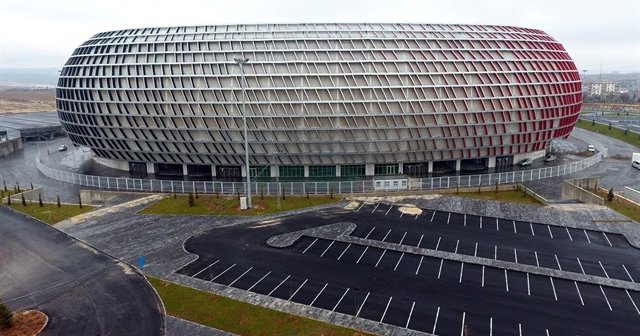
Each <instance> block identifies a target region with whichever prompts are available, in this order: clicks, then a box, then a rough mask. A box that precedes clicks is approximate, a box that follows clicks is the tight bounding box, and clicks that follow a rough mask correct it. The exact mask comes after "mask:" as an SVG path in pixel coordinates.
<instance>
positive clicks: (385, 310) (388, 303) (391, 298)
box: [380, 296, 393, 322]
mask: <svg viewBox="0 0 640 336" xmlns="http://www.w3.org/2000/svg"><path fill="white" fill-rule="evenodd" d="M391 300H393V296H392V297H390V298H389V302H387V307H386V308H385V309H384V313H382V317H381V318H380V322H382V320H384V316H385V315H387V309H389V305H390V304H391Z"/></svg>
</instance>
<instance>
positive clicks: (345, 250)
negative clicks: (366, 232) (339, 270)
mask: <svg viewBox="0 0 640 336" xmlns="http://www.w3.org/2000/svg"><path fill="white" fill-rule="evenodd" d="M350 247H351V243H349V245H347V247H345V249H344V251H342V253H340V256H339V257H338V259H337V260H340V258H342V256H343V255H344V253H345V252H347V250H348V249H349V248H350Z"/></svg>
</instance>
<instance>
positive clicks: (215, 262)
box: [191, 259, 220, 278]
mask: <svg viewBox="0 0 640 336" xmlns="http://www.w3.org/2000/svg"><path fill="white" fill-rule="evenodd" d="M218 261H220V259H218V260H216V261H214V262H213V263H212V264H211V265H209V266H207V267H205V268H203V269H201V270H200V271H199V272H198V273H196V274H194V275H192V276H191V277H192V278H195V277H196V276H198V274H200V273H202V272H204V271H205V270H207V269H209V267H211V266H213V265H215V264H217V263H218Z"/></svg>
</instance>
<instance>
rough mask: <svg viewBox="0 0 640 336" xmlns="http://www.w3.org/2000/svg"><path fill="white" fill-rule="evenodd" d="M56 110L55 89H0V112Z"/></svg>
mask: <svg viewBox="0 0 640 336" xmlns="http://www.w3.org/2000/svg"><path fill="white" fill-rule="evenodd" d="M55 110H56V93H55V90H29V91H27V90H24V91H17V90H16V91H13V90H7V91H0V114H12V113H29V112H51V111H55Z"/></svg>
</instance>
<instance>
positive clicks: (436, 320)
mask: <svg viewBox="0 0 640 336" xmlns="http://www.w3.org/2000/svg"><path fill="white" fill-rule="evenodd" d="M438 316H440V307H438V311H436V319H435V321H433V330H432V331H431V333H432V334H434V335H435V334H436V327H437V326H438Z"/></svg>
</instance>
